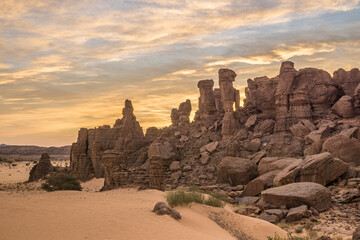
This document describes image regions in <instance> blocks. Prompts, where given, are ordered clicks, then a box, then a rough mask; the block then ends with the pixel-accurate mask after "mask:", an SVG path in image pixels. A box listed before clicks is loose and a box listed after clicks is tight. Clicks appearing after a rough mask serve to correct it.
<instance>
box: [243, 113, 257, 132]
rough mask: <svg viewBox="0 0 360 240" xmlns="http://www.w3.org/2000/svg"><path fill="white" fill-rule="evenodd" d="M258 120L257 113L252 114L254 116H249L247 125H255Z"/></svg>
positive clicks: (247, 126) (249, 126) (248, 126)
mask: <svg viewBox="0 0 360 240" xmlns="http://www.w3.org/2000/svg"><path fill="white" fill-rule="evenodd" d="M256 121H257V116H256V115H252V116H251V117H249V118H248V120H247V121H246V123H245V127H246V128H247V129H249V128H252V127H254V126H255V124H256Z"/></svg>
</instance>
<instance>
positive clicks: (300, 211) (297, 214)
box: [286, 205, 311, 222]
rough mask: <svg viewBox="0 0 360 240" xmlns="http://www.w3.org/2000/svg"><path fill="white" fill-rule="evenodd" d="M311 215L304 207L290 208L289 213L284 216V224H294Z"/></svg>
mask: <svg viewBox="0 0 360 240" xmlns="http://www.w3.org/2000/svg"><path fill="white" fill-rule="evenodd" d="M310 216H311V214H310V212H309V210H308V207H307V206H306V205H301V206H299V207H295V208H291V209H290V211H289V213H288V214H287V216H286V222H294V221H297V220H300V219H302V218H304V217H310Z"/></svg>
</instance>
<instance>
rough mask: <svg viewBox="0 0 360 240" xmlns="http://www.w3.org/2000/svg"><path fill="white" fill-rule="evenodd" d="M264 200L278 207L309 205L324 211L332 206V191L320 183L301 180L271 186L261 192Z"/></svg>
mask: <svg viewBox="0 0 360 240" xmlns="http://www.w3.org/2000/svg"><path fill="white" fill-rule="evenodd" d="M261 199H262V201H264V202H266V203H269V204H271V205H273V206H276V207H279V208H280V207H281V206H286V207H287V208H294V207H299V206H301V205H307V206H309V207H313V208H315V209H316V210H317V211H319V212H322V211H325V210H327V209H329V208H330V207H331V193H330V191H329V190H328V189H327V188H326V187H324V186H322V185H321V184H318V183H311V182H301V183H290V184H287V185H284V186H280V187H275V188H269V189H267V190H265V191H263V192H261Z"/></svg>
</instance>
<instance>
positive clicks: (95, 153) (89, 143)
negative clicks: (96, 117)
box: [70, 100, 145, 180]
mask: <svg viewBox="0 0 360 240" xmlns="http://www.w3.org/2000/svg"><path fill="white" fill-rule="evenodd" d="M133 111H134V109H133V106H132V103H131V101H129V100H126V101H125V107H124V109H123V118H122V119H118V120H116V122H115V124H114V126H113V127H112V128H111V127H110V126H106V125H105V126H102V127H98V128H95V129H86V128H82V129H80V131H79V134H78V139H77V142H76V143H74V144H73V145H72V148H71V156H70V167H71V170H72V172H73V174H74V175H75V176H76V177H78V178H79V179H80V180H88V179H90V178H92V177H104V164H103V155H104V152H105V151H107V150H115V151H116V152H118V153H119V154H120V153H126V154H127V155H130V154H131V153H133V152H136V151H137V150H139V149H140V148H141V147H142V146H143V145H144V141H145V138H144V133H143V131H142V128H141V127H140V124H139V122H138V121H136V117H135V115H134V113H133Z"/></svg>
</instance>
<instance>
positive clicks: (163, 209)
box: [153, 202, 181, 220]
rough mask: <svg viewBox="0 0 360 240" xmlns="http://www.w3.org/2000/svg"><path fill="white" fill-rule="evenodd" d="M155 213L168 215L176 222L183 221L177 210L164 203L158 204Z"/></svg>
mask: <svg viewBox="0 0 360 240" xmlns="http://www.w3.org/2000/svg"><path fill="white" fill-rule="evenodd" d="M153 213H155V214H156V215H165V214H166V215H169V216H171V217H172V218H174V219H175V220H180V219H181V215H180V213H179V212H178V211H176V210H175V209H173V208H171V207H169V206H168V205H167V204H166V203H164V202H158V203H156V204H155V206H154V209H153Z"/></svg>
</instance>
